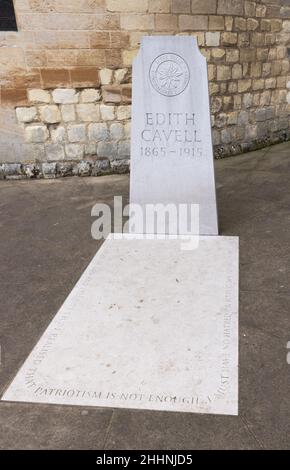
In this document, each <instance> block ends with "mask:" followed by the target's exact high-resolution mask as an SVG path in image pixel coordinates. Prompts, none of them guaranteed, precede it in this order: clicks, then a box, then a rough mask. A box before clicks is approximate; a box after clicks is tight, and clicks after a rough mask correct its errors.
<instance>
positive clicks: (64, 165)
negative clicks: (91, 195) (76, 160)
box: [56, 162, 73, 177]
mask: <svg viewBox="0 0 290 470" xmlns="http://www.w3.org/2000/svg"><path fill="white" fill-rule="evenodd" d="M72 170H73V164H72V163H70V162H58V163H57V169H56V172H57V175H58V176H63V177H64V176H71V175H72Z"/></svg>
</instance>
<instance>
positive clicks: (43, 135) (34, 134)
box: [25, 124, 49, 143]
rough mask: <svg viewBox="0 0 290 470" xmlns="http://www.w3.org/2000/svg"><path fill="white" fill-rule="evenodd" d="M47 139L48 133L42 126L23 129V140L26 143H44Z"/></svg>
mask: <svg viewBox="0 0 290 470" xmlns="http://www.w3.org/2000/svg"><path fill="white" fill-rule="evenodd" d="M48 137H49V132H48V129H47V127H46V126H43V125H36V124H35V125H31V126H27V127H26V128H25V140H26V142H32V143H34V142H35V143H37V142H45V141H46V140H47V139H48Z"/></svg>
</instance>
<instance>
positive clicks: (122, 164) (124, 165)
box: [111, 158, 130, 174]
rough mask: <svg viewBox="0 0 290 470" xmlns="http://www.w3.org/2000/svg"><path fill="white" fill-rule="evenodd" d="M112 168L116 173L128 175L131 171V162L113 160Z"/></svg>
mask: <svg viewBox="0 0 290 470" xmlns="http://www.w3.org/2000/svg"><path fill="white" fill-rule="evenodd" d="M111 168H112V170H113V172H114V173H119V174H123V173H128V172H129V171H130V160H128V159H126V158H125V159H121V160H113V161H111Z"/></svg>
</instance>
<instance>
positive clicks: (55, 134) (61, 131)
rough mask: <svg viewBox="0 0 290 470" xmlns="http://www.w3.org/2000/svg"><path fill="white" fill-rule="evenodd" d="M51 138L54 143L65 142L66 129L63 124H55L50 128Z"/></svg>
mask: <svg viewBox="0 0 290 470" xmlns="http://www.w3.org/2000/svg"><path fill="white" fill-rule="evenodd" d="M50 135H51V140H52V142H53V143H54V144H59V143H63V142H66V140H67V135H66V129H65V127H63V126H57V127H55V128H52V129H51V130H50Z"/></svg>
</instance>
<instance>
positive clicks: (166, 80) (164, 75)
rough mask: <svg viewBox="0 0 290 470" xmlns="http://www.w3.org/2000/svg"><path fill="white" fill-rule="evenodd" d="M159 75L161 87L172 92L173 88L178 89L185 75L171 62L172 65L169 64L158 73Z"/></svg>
mask: <svg viewBox="0 0 290 470" xmlns="http://www.w3.org/2000/svg"><path fill="white" fill-rule="evenodd" d="M158 75H159V83H160V86H161V87H162V88H166V89H167V90H171V89H172V88H177V86H178V84H179V82H180V80H181V77H182V75H183V73H182V72H181V71H180V68H179V67H178V65H176V64H174V63H173V62H170V64H167V66H166V67H163V69H162V70H159V71H158Z"/></svg>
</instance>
